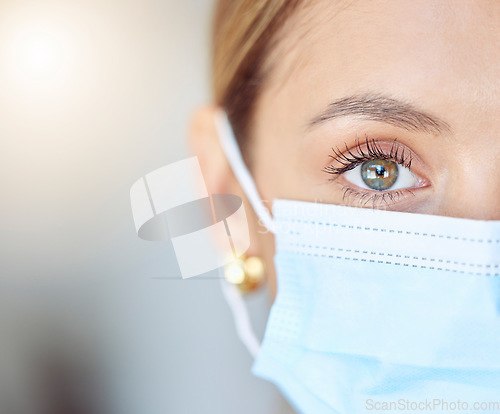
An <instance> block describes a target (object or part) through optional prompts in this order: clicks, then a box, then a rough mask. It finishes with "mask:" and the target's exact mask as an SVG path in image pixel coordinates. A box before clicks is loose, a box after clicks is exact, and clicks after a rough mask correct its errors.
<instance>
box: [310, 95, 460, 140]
mask: <svg viewBox="0 0 500 414" xmlns="http://www.w3.org/2000/svg"><path fill="white" fill-rule="evenodd" d="M348 116H349V117H358V118H361V119H366V120H369V121H377V122H385V123H386V124H390V125H394V126H396V127H398V128H403V129H406V130H408V131H416V132H425V133H428V134H443V133H450V132H451V127H450V126H449V125H448V124H447V123H446V122H445V121H443V120H442V119H439V118H438V117H436V116H433V115H431V114H429V113H427V112H424V111H421V110H419V109H417V108H416V107H415V106H413V105H411V104H409V103H408V102H405V101H402V100H399V99H395V98H391V97H390V96H385V95H381V94H363V95H352V96H348V97H345V98H342V99H339V100H337V101H334V102H332V103H331V104H329V105H328V107H327V108H326V110H325V111H323V112H322V113H321V114H320V115H318V116H316V117H315V118H313V119H312V120H311V121H309V123H308V127H309V128H311V127H314V126H316V125H319V124H322V123H324V122H326V121H330V120H332V119H338V118H342V117H348Z"/></svg>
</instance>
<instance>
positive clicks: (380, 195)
mask: <svg viewBox="0 0 500 414" xmlns="http://www.w3.org/2000/svg"><path fill="white" fill-rule="evenodd" d="M332 152H333V154H330V158H331V159H332V160H334V161H335V162H336V163H337V164H339V165H337V166H336V165H332V164H331V165H329V166H327V167H326V168H324V169H323V170H322V171H324V172H326V173H327V174H331V175H334V177H333V178H331V179H330V181H336V180H337V178H339V177H340V176H341V175H342V174H343V173H345V172H346V171H349V170H352V169H353V168H356V167H357V166H358V165H360V164H362V163H364V162H366V161H370V160H375V159H382V160H390V161H394V162H396V163H398V164H400V165H402V166H403V167H406V168H408V169H409V170H411V162H412V155H411V153H409V152H408V150H406V151H405V147H404V146H402V145H401V144H400V143H399V142H398V141H397V140H396V139H395V140H394V141H393V142H392V146H391V149H390V150H389V152H387V151H385V150H384V149H383V148H382V147H381V146H380V145H379V144H378V143H377V141H376V140H375V139H373V138H369V137H368V136H365V141H364V143H361V142H360V140H359V138H358V139H357V140H356V143H355V146H354V148H353V149H349V148H348V146H347V143H346V144H345V152H342V151H341V150H340V148H339V147H337V148H336V149H335V148H333V147H332ZM343 190H344V194H343V196H342V200H343V201H344V202H346V201H348V199H349V198H353V199H356V200H357V201H358V203H360V204H362V205H366V204H367V203H369V202H370V201H371V202H372V203H373V208H375V207H376V205H377V203H379V204H380V202H382V203H385V204H387V205H389V202H392V203H394V202H396V201H397V200H398V199H399V198H400V197H401V196H403V195H405V194H406V193H409V194H412V195H413V192H412V191H411V190H410V189H404V190H395V191H377V192H375V191H373V192H372V191H364V190H357V189H354V188H352V187H350V186H347V185H343Z"/></svg>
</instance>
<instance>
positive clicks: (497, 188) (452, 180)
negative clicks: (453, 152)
mask: <svg viewBox="0 0 500 414" xmlns="http://www.w3.org/2000/svg"><path fill="white" fill-rule="evenodd" d="M499 152H500V151H499ZM478 158H480V159H478ZM436 191H437V192H438V194H437V195H438V197H437V198H436V199H437V200H439V201H438V203H437V204H436V206H435V214H438V215H442V216H449V217H460V218H469V219H476V220H500V154H498V155H497V156H492V153H491V151H490V154H489V156H487V157H486V158H485V157H484V154H483V156H482V157H476V159H474V158H473V157H461V159H460V158H459V159H458V162H457V165H455V166H454V167H453V168H452V169H451V170H450V171H449V173H448V174H447V177H446V179H445V180H444V182H443V183H441V185H439V186H438V187H437V188H436Z"/></svg>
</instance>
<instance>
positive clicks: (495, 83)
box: [190, 0, 500, 289]
mask: <svg viewBox="0 0 500 414" xmlns="http://www.w3.org/2000/svg"><path fill="white" fill-rule="evenodd" d="M499 22H500V2H498V1H496V0H477V1H476V0H470V1H465V0H463V1H462V0H458V1H444V0H443V1H440V0H436V1H427V0H384V1H378V0H369V1H368V0H367V1H363V0H359V1H350V2H338V1H335V2H332V1H310V2H305V5H304V6H303V7H302V8H301V9H299V10H297V12H296V13H295V14H294V16H292V17H291V18H290V20H289V21H288V22H287V24H286V25H285V27H284V28H283V31H282V33H281V39H280V41H279V43H278V46H277V48H276V50H274V51H273V53H272V55H271V56H270V58H269V61H268V69H269V72H270V75H269V77H268V79H267V81H266V83H265V84H264V87H263V89H262V92H261V95H260V97H259V99H258V102H257V105H256V111H255V117H254V122H253V129H252V131H251V137H252V143H251V145H250V151H251V154H250V158H251V171H252V174H253V177H254V179H255V182H256V184H257V187H258V190H259V192H260V194H261V196H262V198H263V199H264V200H266V201H267V202H266V205H267V206H268V207H270V206H271V204H270V201H272V200H273V199H275V198H282V199H297V200H305V201H312V202H322V203H333V204H343V205H348V206H353V207H368V208H373V207H375V208H384V209H388V210H394V211H408V212H414V213H421V214H434V215H442V216H451V217H461V218H469V219H480V220H499V219H500V170H499V166H500V115H499V114H500V93H499V92H500V25H499V24H498V23H499ZM382 95H383V96H385V97H389V98H390V99H397V100H400V101H402V102H404V103H405V104H408V105H411V107H412V108H413V109H416V110H418V111H420V112H422V113H423V114H425V115H429V116H432V117H435V118H439V119H440V121H442V126H443V128H442V130H440V131H433V130H428V131H416V130H411V129H409V128H402V127H400V126H396V125H393V124H390V123H388V122H386V121H384V120H371V119H366V118H365V117H363V116H359V114H355V115H348V116H338V117H336V118H333V119H330V120H327V121H325V122H322V123H319V124H315V125H313V126H310V121H311V120H312V119H314V118H316V117H318V116H319V115H321V114H322V113H324V111H325V110H326V109H327V108H328V106H329V105H330V104H331V103H332V102H335V101H338V100H340V99H342V98H344V97H349V96H382ZM215 110H216V108H215V107H214V106H206V107H204V108H201V109H200V110H199V111H198V112H197V113H196V114H195V116H194V118H193V121H192V125H191V132H190V141H191V144H192V148H193V150H194V152H195V153H196V154H197V155H198V157H199V160H200V163H201V167H202V170H203V172H204V176H205V179H206V181H207V186H208V188H209V191H210V192H212V193H224V192H227V193H233V194H238V195H240V196H241V197H242V198H244V200H245V202H246V198H245V196H244V193H243V190H242V189H241V187H240V186H239V184H238V183H237V181H236V179H235V177H234V175H233V174H232V173H231V170H230V167H229V164H228V163H227V161H226V159H225V157H224V155H223V153H222V150H221V148H220V145H219V143H218V139H217V133H216V130H215V128H214V125H213V120H212V119H213V118H212V117H213V113H214V111H215ZM366 135H367V136H369V137H370V138H371V139H374V140H375V141H376V142H378V143H379V145H380V148H382V150H384V151H387V152H388V151H390V148H391V145H392V143H393V142H394V140H395V139H396V140H397V142H399V143H400V144H401V145H402V147H404V148H405V151H408V153H411V154H412V155H411V158H412V165H411V170H412V172H413V173H414V174H415V175H416V176H417V178H418V180H419V181H418V183H419V184H418V185H419V187H418V188H413V189H412V190H411V191H403V192H402V194H400V195H399V196H398V197H396V198H395V199H394V200H393V201H391V200H389V201H387V199H386V202H375V203H374V202H372V201H370V202H369V203H366V204H364V203H362V202H361V201H360V200H359V199H356V198H354V197H351V196H348V197H347V198H346V197H345V196H344V193H345V188H346V185H347V186H351V187H353V185H352V184H349V182H348V181H346V180H345V179H344V178H343V177H337V179H336V180H334V181H332V180H331V179H332V178H333V177H332V175H330V174H327V173H325V172H324V171H323V170H324V169H325V168H327V167H328V166H329V165H334V166H335V165H336V166H338V165H339V164H338V161H335V160H332V158H331V157H330V155H332V154H333V153H332V147H333V148H334V149H338V151H339V152H344V153H345V148H346V145H347V147H348V148H353V147H354V146H355V144H356V140H357V139H358V140H360V141H361V142H364V137H365V136H366ZM354 188H355V190H356V191H357V192H358V193H359V191H360V189H359V188H357V187H356V186H354ZM367 191H368V192H369V191H370V190H361V192H367ZM389 191H390V190H389ZM364 200H366V197H365V198H364ZM245 207H246V212H247V216H248V219H249V225H250V234H251V247H250V249H249V251H248V254H249V255H257V256H260V257H262V258H264V260H265V262H266V266H267V276H268V278H269V281H270V283H271V284H272V286H273V289H275V288H276V286H275V273H274V267H273V260H272V258H273V255H274V240H273V236H272V234H269V233H267V232H266V231H264V230H265V229H264V228H263V227H262V225H259V224H258V220H257V218H256V216H255V214H254V212H253V210H252V209H251V206H250V204H249V203H248V202H246V205H245ZM242 225H245V223H242Z"/></svg>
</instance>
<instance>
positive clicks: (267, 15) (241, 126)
mask: <svg viewBox="0 0 500 414" xmlns="http://www.w3.org/2000/svg"><path fill="white" fill-rule="evenodd" d="M299 2H300V0H218V2H217V6H216V10H215V16H214V20H213V32H212V87H213V93H214V98H215V102H216V103H217V104H218V105H220V106H222V107H223V108H224V109H225V111H226V113H227V115H228V118H229V121H230V122H231V125H232V127H233V130H234V133H235V135H236V138H237V139H238V142H239V144H240V146H243V144H244V143H246V142H247V141H248V139H247V138H248V135H249V127H250V123H251V119H252V116H253V110H254V104H255V101H256V99H257V97H258V94H259V91H260V90H261V87H262V84H263V82H264V79H265V77H266V76H265V75H266V74H265V73H264V62H265V61H266V58H267V57H268V55H269V52H270V50H271V48H272V44H273V41H274V39H275V37H276V34H277V32H278V31H279V29H280V28H281V27H282V26H283V23H284V22H285V20H286V18H287V17H288V16H289V15H290V14H291V13H292V12H293V11H294V10H295V8H296V6H297V5H298V4H299Z"/></svg>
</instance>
